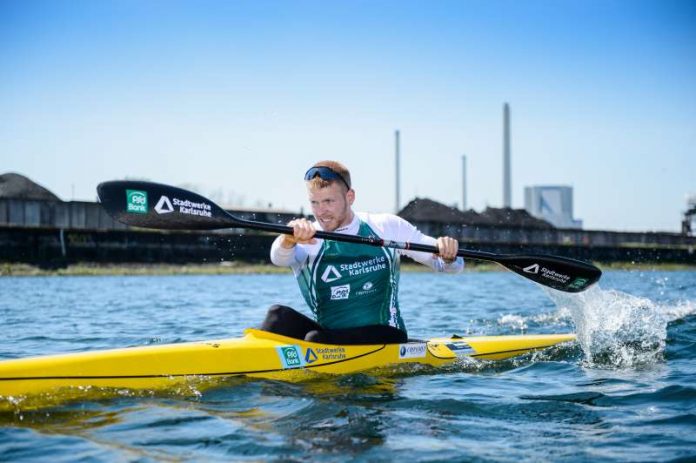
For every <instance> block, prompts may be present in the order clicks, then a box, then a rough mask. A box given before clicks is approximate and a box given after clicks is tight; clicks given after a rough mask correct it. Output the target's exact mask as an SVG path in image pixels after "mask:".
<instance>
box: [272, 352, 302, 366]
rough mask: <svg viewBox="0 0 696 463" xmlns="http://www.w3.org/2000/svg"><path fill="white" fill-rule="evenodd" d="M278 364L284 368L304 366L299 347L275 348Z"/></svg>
mask: <svg viewBox="0 0 696 463" xmlns="http://www.w3.org/2000/svg"><path fill="white" fill-rule="evenodd" d="M276 351H277V352H278V357H280V363H281V364H282V365H283V369H285V368H301V367H303V366H305V362H304V359H303V358H302V350H301V349H300V347H299V346H279V347H276Z"/></svg>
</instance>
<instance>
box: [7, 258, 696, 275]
mask: <svg viewBox="0 0 696 463" xmlns="http://www.w3.org/2000/svg"><path fill="white" fill-rule="evenodd" d="M597 265H598V266H599V267H600V268H601V269H602V270H640V271H655V270H659V271H677V270H695V271H696V265H686V264H655V263H640V262H638V263H636V262H612V263H608V264H602V263H598V264H597ZM401 269H402V271H404V272H427V271H429V270H428V269H427V268H426V267H424V266H422V265H419V264H415V263H412V262H405V263H403V265H402V267H401ZM503 270H504V268H503V267H501V266H499V265H497V264H493V263H481V262H472V261H469V262H467V266H466V268H465V271H466V272H494V271H503ZM279 273H290V269H288V268H281V267H276V266H275V265H272V264H270V263H246V262H221V263H215V264H211V263H206V264H95V263H78V264H73V265H69V266H67V267H64V268H55V269H51V268H48V269H47V268H41V267H37V266H33V265H28V264H18V263H0V276H63V275H71V276H99V275H245V274H257V275H263V274H279Z"/></svg>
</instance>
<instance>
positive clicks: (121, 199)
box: [97, 180, 602, 293]
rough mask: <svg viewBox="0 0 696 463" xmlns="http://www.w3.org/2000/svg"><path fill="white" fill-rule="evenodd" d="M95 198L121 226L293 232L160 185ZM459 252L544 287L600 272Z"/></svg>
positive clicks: (572, 283) (104, 188)
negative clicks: (240, 215)
mask: <svg viewBox="0 0 696 463" xmlns="http://www.w3.org/2000/svg"><path fill="white" fill-rule="evenodd" d="M97 192H98V194H99V200H100V202H101V204H102V206H103V207H104V209H105V210H106V212H108V213H109V215H111V217H113V218H114V219H115V220H117V221H119V222H121V223H124V224H126V225H132V226H135V227H144V228H156V229H165V230H215V229H221V228H248V229H251V230H262V231H268V232H275V233H285V234H288V235H292V234H293V229H292V227H288V226H286V225H279V224H272V223H265V222H257V221H254V220H245V219H241V218H239V217H235V216H234V215H232V214H230V213H229V212H227V211H225V210H224V209H222V208H221V207H220V206H218V205H217V204H215V203H213V202H212V201H210V200H209V199H207V198H204V197H203V196H201V195H199V194H196V193H193V192H190V191H187V190H184V189H181V188H177V187H173V186H168V185H162V184H159V183H152V182H143V181H129V180H115V181H111V182H104V183H101V184H100V185H99V186H98V187H97ZM315 236H316V237H317V238H323V239H328V240H334V241H344V242H348V243H358V244H365V245H368V246H379V247H386V248H396V249H409V250H413V251H423V252H430V253H434V254H437V252H438V249H437V247H435V246H429V245H425V244H418V243H407V242H398V241H390V240H383V239H381V238H370V237H364V236H356V235H345V234H342V233H333V232H325V231H317V233H316V235H315ZM457 255H458V256H461V257H466V258H469V259H477V260H483V261H489V262H496V263H498V264H500V265H502V266H504V267H505V268H507V269H509V270H512V271H513V272H515V273H517V274H519V275H522V276H523V277H525V278H527V279H529V280H532V281H535V282H537V283H539V284H542V285H544V286H548V287H550V288H553V289H557V290H560V291H565V292H569V293H577V292H580V291H583V290H585V289H587V288H588V287H589V286H590V285H592V284H594V283H596V282H597V281H598V280H599V278H600V277H601V276H602V271H601V270H599V269H598V268H597V267H595V266H594V265H591V264H588V263H586V262H581V261H579V260H575V259H568V258H565V257H557V256H548V255H517V254H495V253H492V252H485V251H473V250H469V249H460V250H459V252H457Z"/></svg>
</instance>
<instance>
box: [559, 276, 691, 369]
mask: <svg viewBox="0 0 696 463" xmlns="http://www.w3.org/2000/svg"><path fill="white" fill-rule="evenodd" d="M547 292H548V294H549V296H550V297H551V299H552V300H553V301H554V302H555V303H556V305H557V306H558V307H559V308H561V310H563V309H567V310H569V311H570V314H571V316H572V318H573V320H574V322H575V326H576V330H577V336H578V342H579V343H580V346H581V347H582V350H583V352H584V357H585V358H584V361H585V364H586V365H587V366H589V367H594V368H640V367H645V366H649V365H652V364H655V363H657V362H660V361H661V360H662V359H663V354H664V350H665V343H666V339H667V324H668V323H669V322H670V321H672V320H675V319H678V318H682V317H684V316H686V315H688V314H689V313H693V312H694V310H695V309H696V307H694V304H693V303H690V302H686V303H683V304H680V305H678V306H676V307H675V306H663V305H660V304H657V303H655V302H653V301H651V300H650V299H648V298H644V297H637V296H634V295H631V294H627V293H624V292H621V291H617V290H603V289H601V288H600V287H599V286H598V285H595V286H593V287H592V288H590V289H588V290H587V291H585V292H582V293H576V294H567V293H561V292H558V291H551V290H548V291H547Z"/></svg>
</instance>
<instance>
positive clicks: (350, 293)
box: [297, 221, 406, 331]
mask: <svg viewBox="0 0 696 463" xmlns="http://www.w3.org/2000/svg"><path fill="white" fill-rule="evenodd" d="M358 235H359V236H368V237H377V234H376V233H375V232H374V231H373V230H372V229H371V228H370V226H369V225H368V224H367V223H365V222H363V221H360V228H359V230H358ZM399 261H400V259H399V255H398V254H397V252H396V251H395V250H393V249H388V248H377V247H372V246H365V245H360V244H354V243H342V242H337V241H328V240H324V241H323V243H322V244H321V248H320V249H319V252H318V253H317V257H316V259H314V262H312V263H311V264H310V265H308V266H306V267H304V268H303V269H302V270H301V271H300V272H299V273H298V274H297V281H298V283H299V285H300V290H301V291H302V295H303V296H304V299H305V301H307V305H308V306H309V307H310V308H311V309H312V312H313V313H314V315H315V316H316V319H317V322H319V324H320V325H321V326H323V327H325V328H328V329H337V328H353V327H358V326H366V325H389V326H393V327H395V328H399V329H401V330H404V331H406V327H405V326H404V322H403V320H402V319H401V314H400V313H399V302H398V289H399Z"/></svg>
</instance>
